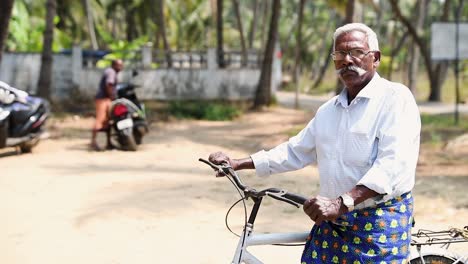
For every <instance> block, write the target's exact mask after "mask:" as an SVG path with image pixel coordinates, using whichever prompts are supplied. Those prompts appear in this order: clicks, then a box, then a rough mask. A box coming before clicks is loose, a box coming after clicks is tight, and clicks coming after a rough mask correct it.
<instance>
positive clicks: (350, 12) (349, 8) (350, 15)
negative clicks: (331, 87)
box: [332, 0, 355, 94]
mask: <svg viewBox="0 0 468 264" xmlns="http://www.w3.org/2000/svg"><path fill="white" fill-rule="evenodd" d="M354 4H355V1H354V0H349V1H348V2H347V3H346V17H345V19H344V21H343V25H345V24H348V23H353V22H354ZM333 50H335V47H333ZM333 50H332V51H333ZM342 89H343V84H342V83H341V80H340V78H336V88H335V94H339V93H340V92H341V90H342Z"/></svg>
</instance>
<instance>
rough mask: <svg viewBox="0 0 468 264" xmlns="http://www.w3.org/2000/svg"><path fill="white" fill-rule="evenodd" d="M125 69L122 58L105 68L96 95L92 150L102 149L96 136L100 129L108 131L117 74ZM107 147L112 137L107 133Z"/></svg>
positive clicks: (109, 145) (109, 146)
mask: <svg viewBox="0 0 468 264" xmlns="http://www.w3.org/2000/svg"><path fill="white" fill-rule="evenodd" d="M122 69H123V62H122V60H120V59H116V60H113V61H112V64H111V67H109V68H107V69H105V70H104V73H103V75H102V77H101V80H100V82H99V87H98V91H97V93H96V97H95V105H96V120H95V122H94V126H93V129H92V135H91V144H90V147H91V149H92V150H96V151H100V150H102V149H101V147H100V146H99V145H98V144H97V141H96V136H97V133H98V132H99V131H106V129H107V126H108V124H107V123H108V118H109V117H108V114H109V108H110V105H111V102H112V100H114V99H115V98H116V96H117V94H116V85H117V74H118V73H119V72H120V71H121V70H122ZM107 148H111V144H110V138H109V135H108V134H107Z"/></svg>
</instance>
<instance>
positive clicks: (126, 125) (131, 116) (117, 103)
mask: <svg viewBox="0 0 468 264" xmlns="http://www.w3.org/2000/svg"><path fill="white" fill-rule="evenodd" d="M133 75H134V76H135V75H136V73H134V74H133ZM136 87H137V86H136V85H134V84H132V83H118V84H117V99H115V100H114V101H112V105H111V107H110V110H109V111H110V113H109V126H108V135H107V136H108V138H109V141H110V144H111V146H112V147H117V148H120V149H123V150H130V151H136V150H137V147H138V145H139V144H141V143H142V140H143V136H144V135H145V134H146V133H148V123H147V121H146V111H145V106H144V104H142V103H141V102H140V101H139V100H138V98H137V95H136V93H135V88H136Z"/></svg>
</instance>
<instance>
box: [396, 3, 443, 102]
mask: <svg viewBox="0 0 468 264" xmlns="http://www.w3.org/2000/svg"><path fill="white" fill-rule="evenodd" d="M390 4H391V5H392V11H393V13H394V14H395V16H396V17H397V18H398V19H399V20H400V21H401V22H402V23H403V25H405V26H406V28H407V29H408V32H409V33H410V34H411V36H412V37H413V40H414V41H415V42H416V44H417V45H418V47H419V49H420V51H421V56H422V57H423V60H424V63H425V66H426V73H427V76H428V78H429V83H430V87H431V92H430V95H429V101H433V102H434V101H440V100H441V91H440V89H441V86H442V83H443V81H444V79H445V78H444V72H445V73H446V72H447V66H448V64H447V62H440V63H437V64H436V65H435V66H433V64H432V60H431V57H430V56H431V55H430V51H429V49H428V47H427V45H426V41H425V40H424V39H423V38H422V37H420V36H419V34H418V32H417V31H416V29H415V28H414V26H413V25H412V24H411V22H410V21H409V19H408V18H406V17H404V16H403V14H402V13H401V10H400V7H399V6H398V1H397V0H390ZM449 4H450V0H446V1H445V4H444V13H443V15H442V17H441V21H447V19H448V9H449V8H448V6H449Z"/></svg>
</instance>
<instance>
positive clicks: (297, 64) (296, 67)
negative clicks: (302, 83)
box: [293, 0, 305, 83]
mask: <svg viewBox="0 0 468 264" xmlns="http://www.w3.org/2000/svg"><path fill="white" fill-rule="evenodd" d="M304 4H305V0H301V1H300V2H299V19H298V21H297V33H296V52H295V53H296V56H295V57H296V58H295V62H294V68H293V76H294V77H293V81H294V82H295V83H297V82H299V80H297V78H298V76H297V75H298V74H296V73H297V71H298V70H299V72H300V64H301V53H302V21H303V17H304Z"/></svg>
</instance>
